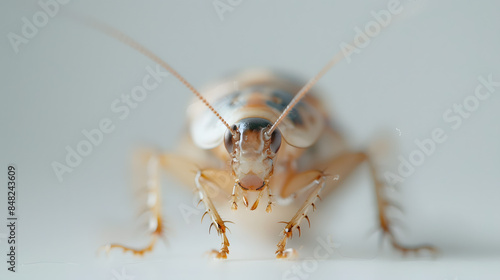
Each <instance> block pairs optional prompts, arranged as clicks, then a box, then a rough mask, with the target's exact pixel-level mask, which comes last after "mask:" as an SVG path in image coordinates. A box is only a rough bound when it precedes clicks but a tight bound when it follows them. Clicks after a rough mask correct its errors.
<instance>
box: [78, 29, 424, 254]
mask: <svg viewBox="0 0 500 280" xmlns="http://www.w3.org/2000/svg"><path fill="white" fill-rule="evenodd" d="M86 23H90V25H91V26H92V27H94V28H97V29H98V30H100V31H103V32H104V33H106V34H108V35H110V36H111V37H114V38H115V39H118V40H120V41H122V42H123V43H125V44H127V45H128V46H130V47H132V48H133V49H135V50H137V51H139V52H140V53H142V54H143V55H145V56H147V57H149V58H150V59H151V60H153V61H154V62H156V63H158V64H159V65H160V66H161V67H163V68H164V69H166V70H167V71H169V72H170V73H171V74H172V75H173V76H174V77H175V78H176V79H178V80H179V81H180V82H181V83H182V84H184V85H185V86H186V88H188V89H189V90H190V91H191V92H192V93H193V94H194V95H195V96H196V97H197V98H198V102H197V104H194V105H193V107H192V110H190V124H189V127H190V135H189V137H187V138H188V139H189V140H187V141H185V143H183V144H184V145H187V146H189V151H190V154H191V155H196V154H200V155H204V156H205V155H207V154H208V155H210V156H209V158H208V160H207V158H206V156H205V158H201V157H198V158H196V156H194V157H192V156H185V155H178V154H159V155H150V157H149V159H148V161H147V175H148V181H147V187H148V191H149V192H150V194H152V195H153V197H154V198H156V199H152V200H151V202H150V203H149V204H148V207H149V210H150V211H151V213H153V215H154V219H153V221H154V222H153V224H154V226H153V230H152V234H151V240H150V242H149V244H148V245H147V246H145V247H144V248H141V249H133V248H130V247H127V246H124V245H120V244H109V245H107V246H105V248H106V249H107V250H110V249H112V248H121V249H123V250H125V251H131V252H133V253H134V254H139V255H142V254H144V253H145V252H148V251H151V250H152V249H153V248H154V246H155V244H156V242H157V240H158V238H159V237H161V236H162V235H163V234H164V227H163V219H162V215H161V213H160V199H159V189H160V183H159V178H158V174H159V170H160V169H166V170H168V171H171V172H170V173H171V174H173V175H174V176H176V177H179V179H180V180H181V181H184V182H187V183H189V184H191V185H194V187H195V188H196V191H197V192H198V194H199V197H200V202H201V203H203V204H204V206H205V208H206V212H205V213H204V214H203V217H204V216H205V215H208V216H209V217H210V219H211V220H212V223H211V224H210V228H212V227H214V228H215V229H216V231H217V233H218V234H219V236H220V237H221V239H222V243H221V248H220V249H219V250H213V251H212V252H211V253H212V254H213V256H214V257H216V258H221V259H226V258H227V255H228V254H229V240H228V238H227V235H226V233H227V226H226V223H227V221H225V220H223V218H222V217H221V216H220V214H219V211H218V210H217V208H216V207H215V204H214V202H213V201H212V198H211V197H210V194H209V188H210V187H213V186H216V187H217V188H220V189H222V190H225V191H227V192H228V193H230V194H231V195H230V198H229V199H230V201H229V205H230V207H231V209H233V210H236V209H238V207H239V205H240V204H243V205H244V206H245V207H249V208H250V210H255V209H256V208H257V207H258V204H259V201H260V200H261V199H262V197H263V195H267V197H268V202H267V206H266V212H271V211H272V207H273V204H274V202H273V201H274V200H273V197H276V198H277V201H278V202H279V201H286V200H287V198H288V200H291V199H293V198H294V197H296V196H297V194H300V195H306V198H305V201H304V202H303V204H302V205H301V206H300V208H299V209H298V210H297V211H296V212H295V213H294V214H293V215H291V217H290V219H289V220H288V221H285V222H284V223H285V226H284V228H283V231H282V237H281V239H280V240H279V242H278V244H277V250H276V252H275V254H276V257H277V258H288V257H291V256H293V255H295V254H296V252H295V251H294V250H293V249H287V248H286V243H287V240H288V239H289V238H291V237H292V232H293V231H294V230H296V231H298V232H299V233H300V224H301V222H302V221H303V220H304V219H305V220H307V222H308V223H309V225H310V220H309V216H308V215H309V212H310V211H311V210H314V208H315V203H316V201H317V200H318V199H319V198H320V194H322V192H323V193H326V191H328V190H331V189H333V188H335V187H336V186H338V185H339V184H340V183H342V181H343V180H344V179H345V178H346V177H348V175H349V174H350V173H351V172H352V171H354V170H355V169H356V168H357V167H359V166H360V165H361V164H363V163H366V164H368V166H369V170H370V173H371V174H370V175H371V179H372V181H373V185H374V188H375V195H376V201H377V211H378V219H379V222H380V229H381V230H382V232H383V234H384V235H386V236H388V237H389V239H390V241H391V244H392V246H393V247H394V248H395V249H397V250H400V251H402V252H403V253H406V252H411V251H413V252H416V251H420V250H424V249H426V250H430V251H433V250H434V248H433V247H431V246H428V245H421V246H413V247H409V246H405V245H402V244H401V243H400V242H398V241H397V239H396V238H395V235H394V232H393V230H392V229H391V223H390V221H389V219H388V217H387V215H386V210H387V208H388V207H389V206H391V202H389V201H388V200H387V199H386V198H385V196H384V195H383V190H384V186H385V185H384V183H383V182H382V181H381V180H380V179H378V176H377V168H376V166H375V163H374V161H373V160H372V159H371V158H370V156H369V154H368V153H367V152H365V151H354V150H352V149H350V148H349V146H348V145H347V143H346V141H345V140H344V138H343V137H342V135H341V134H340V133H339V132H338V131H337V130H336V129H335V128H334V127H333V126H332V125H331V122H330V121H329V117H328V114H327V110H326V109H325V108H324V107H323V106H322V104H321V102H320V101H319V99H318V98H317V97H316V96H315V94H314V92H312V90H311V89H312V87H313V86H314V85H315V84H316V82H317V81H318V80H319V79H320V78H321V77H322V76H323V75H324V74H325V73H326V72H327V71H328V70H329V69H330V68H331V67H332V66H333V65H334V64H336V63H337V62H338V61H340V60H341V59H342V58H343V57H344V56H345V55H346V54H345V53H338V54H337V55H335V56H334V57H333V59H331V60H330V61H329V62H328V63H327V64H326V65H325V66H324V67H323V68H322V69H321V71H320V72H319V73H318V74H317V75H316V76H314V78H312V79H310V80H309V82H307V83H306V84H305V85H300V84H297V82H296V81H295V80H293V79H289V78H285V77H282V76H280V75H277V74H275V73H273V72H270V71H250V72H244V73H243V74H240V75H238V76H236V77H233V78H231V79H229V80H228V84H232V82H237V84H238V89H234V87H231V86H222V87H219V88H218V90H217V91H215V92H214V93H213V95H214V96H213V97H212V99H213V100H215V101H214V102H213V104H210V103H209V102H208V101H207V98H205V97H204V96H202V94H201V93H200V92H199V91H198V90H196V89H195V87H194V86H192V85H191V84H190V83H189V82H188V81H187V80H186V79H185V78H184V77H183V76H181V75H180V74H179V73H178V72H177V71H176V70H174V69H173V68H172V67H171V66H170V65H169V64H167V63H166V62H165V61H164V60H162V59H161V58H160V57H158V56H157V55H156V54H154V53H153V52H151V51H150V50H148V49H146V48H145V47H143V46H142V45H140V44H139V43H138V42H136V41H135V40H134V39H132V38H131V37H129V36H127V35H125V34H123V33H122V32H120V31H118V30H117V29H114V28H112V27H110V26H108V25H106V24H103V23H100V22H97V21H95V20H92V21H90V22H89V21H87V22H86ZM311 159H314V160H311ZM333 174H336V178H335V179H334V180H327V178H328V177H331V176H333ZM251 193H255V194H257V195H256V199H255V201H253V202H252V201H249V199H248V197H249V196H248V195H249V194H251Z"/></svg>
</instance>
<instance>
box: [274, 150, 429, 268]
mask: <svg viewBox="0 0 500 280" xmlns="http://www.w3.org/2000/svg"><path fill="white" fill-rule="evenodd" d="M365 161H367V162H368V164H369V166H370V173H371V176H372V179H373V181H374V187H375V194H376V199H377V208H378V217H379V222H380V228H381V229H382V231H383V233H384V234H386V235H388V236H389V238H390V240H391V244H392V246H393V247H394V248H396V249H397V250H399V251H401V252H403V253H406V252H416V251H420V250H430V251H434V250H435V249H434V248H433V247H432V246H428V245H420V246H413V247H410V246H404V245H402V244H400V243H399V242H398V241H397V240H396V238H395V236H394V233H393V232H392V230H391V223H390V221H389V219H388V217H387V214H386V210H387V208H388V207H390V206H394V204H393V203H391V202H389V201H388V200H387V199H386V198H385V196H384V195H383V190H384V186H385V185H384V184H383V183H382V182H381V181H380V180H378V176H377V172H376V169H375V165H374V164H373V162H372V161H371V160H370V158H369V156H368V155H367V154H366V153H364V152H357V153H356V152H353V153H344V154H341V155H340V156H338V157H336V158H334V159H332V160H330V161H328V162H327V163H326V164H325V165H320V166H318V170H324V171H323V172H321V171H317V170H310V171H306V172H302V173H298V174H295V175H293V176H292V177H291V178H290V180H289V181H288V182H287V184H286V185H285V187H284V188H283V189H282V192H281V194H280V195H281V197H284V198H286V197H289V196H290V195H292V194H294V193H297V192H300V191H302V190H304V189H307V188H308V187H307V186H309V185H310V184H309V185H307V182H310V181H312V180H313V179H314V178H317V176H318V174H323V177H322V179H323V180H325V178H326V177H327V176H333V175H335V179H334V180H332V181H329V182H328V188H327V189H325V190H324V191H328V192H329V191H331V190H333V189H334V188H335V187H337V186H339V185H340V183H341V182H342V181H343V180H344V179H345V178H346V177H347V176H348V175H349V174H350V173H351V172H352V171H354V170H355V169H356V167H358V166H359V165H360V164H361V163H363V162H365ZM316 189H318V188H316ZM316 189H315V190H316ZM321 190H322V188H320V189H319V191H321ZM319 191H318V194H319ZM313 194H314V190H313V192H312V193H311V194H310V195H309V197H308V200H309V199H314V196H313ZM306 202H307V201H306ZM313 202H314V201H313ZM313 202H311V203H313ZM304 206H308V205H307V204H305V205H304ZM304 206H303V207H304ZM301 209H303V208H301ZM300 211H301V210H299V212H297V214H296V215H295V216H294V218H295V217H296V216H297V215H298V214H299V213H300ZM305 218H307V216H305ZM307 220H308V221H309V219H308V218H307ZM292 221H293V219H292ZM297 225H298V224H297ZM293 226H294V224H293V223H291V222H289V223H288V224H287V227H285V230H284V233H285V237H286V235H290V237H291V235H292V233H291V230H292V229H293ZM299 230H300V229H299ZM299 233H300V231H299ZM285 237H284V238H283V239H282V240H281V241H280V243H278V251H276V253H277V257H278V258H283V257H287V255H286V254H285V253H283V252H284V248H285V245H286V238H285Z"/></svg>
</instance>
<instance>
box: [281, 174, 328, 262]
mask: <svg viewBox="0 0 500 280" xmlns="http://www.w3.org/2000/svg"><path fill="white" fill-rule="evenodd" d="M309 186H312V187H313V190H312V191H311V193H310V194H309V195H308V197H307V199H306V201H305V202H304V203H303V204H302V206H301V207H300V209H299V210H298V211H297V213H296V214H295V215H294V216H293V218H292V219H291V220H290V221H289V222H283V223H286V226H285V228H284V229H283V237H282V238H281V240H280V242H279V243H278V245H277V246H278V249H277V250H276V252H275V253H276V258H279V259H281V258H288V257H291V256H292V255H294V254H295V253H293V252H294V251H293V249H292V251H289V250H286V249H285V247H286V242H287V240H288V238H292V235H293V233H292V232H293V230H294V229H297V230H298V231H299V237H300V223H301V222H302V220H303V219H306V220H307V222H308V223H309V226H311V224H310V221H309V217H308V216H307V213H308V211H309V209H311V208H312V209H313V211H314V210H315V208H316V206H315V205H314V202H315V201H316V199H318V198H319V194H320V192H321V190H322V189H323V188H324V186H325V175H323V174H322V173H321V172H319V171H318V172H317V177H316V178H315V179H314V181H312V182H311V183H310V184H309V185H308V187H309ZM306 188H307V187H306Z"/></svg>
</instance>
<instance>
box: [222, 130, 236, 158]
mask: <svg viewBox="0 0 500 280" xmlns="http://www.w3.org/2000/svg"><path fill="white" fill-rule="evenodd" d="M232 129H233V131H236V129H237V127H236V125H233V127H232ZM224 146H225V147H226V150H227V152H228V153H230V154H232V153H233V148H234V141H233V134H231V131H230V130H229V129H228V130H226V133H225V134H224Z"/></svg>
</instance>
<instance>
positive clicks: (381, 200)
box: [364, 154, 437, 254]
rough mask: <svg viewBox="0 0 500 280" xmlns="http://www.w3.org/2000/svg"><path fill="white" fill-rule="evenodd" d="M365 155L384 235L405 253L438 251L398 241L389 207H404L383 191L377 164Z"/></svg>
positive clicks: (395, 247) (394, 246)
mask: <svg viewBox="0 0 500 280" xmlns="http://www.w3.org/2000/svg"><path fill="white" fill-rule="evenodd" d="M364 156H365V159H366V160H367V161H368V164H369V166H370V173H371V177H372V180H373V182H374V185H375V194H376V198H377V208H378V218H379V222H380V228H381V230H382V232H383V234H384V235H386V236H389V240H390V241H391V244H392V247H393V248H394V249H396V250H398V251H400V252H401V253H403V254H406V253H409V252H419V251H429V252H431V253H435V252H436V251H437V250H436V248H434V247H433V246H430V245H417V246H406V245H402V244H401V243H399V242H398V241H397V239H396V237H395V235H394V232H393V231H392V223H391V221H390V220H389V218H388V217H387V208H389V207H394V208H396V209H398V210H400V211H402V207H401V206H399V204H396V203H394V202H392V201H389V200H388V199H387V198H386V197H385V196H384V194H383V193H384V187H385V184H384V183H383V182H381V181H380V180H379V179H378V176H377V170H376V168H375V164H374V163H373V162H372V161H371V160H370V158H369V157H368V155H366V154H364Z"/></svg>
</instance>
